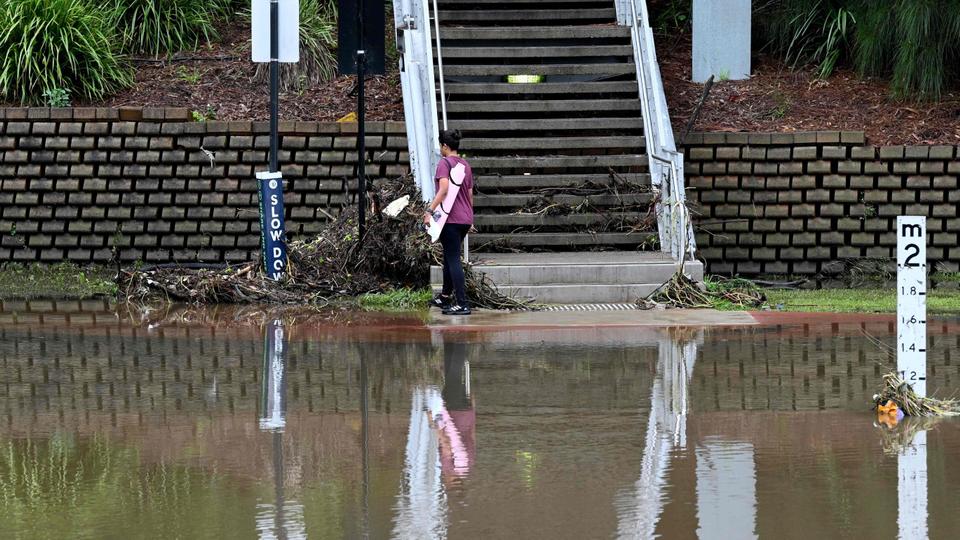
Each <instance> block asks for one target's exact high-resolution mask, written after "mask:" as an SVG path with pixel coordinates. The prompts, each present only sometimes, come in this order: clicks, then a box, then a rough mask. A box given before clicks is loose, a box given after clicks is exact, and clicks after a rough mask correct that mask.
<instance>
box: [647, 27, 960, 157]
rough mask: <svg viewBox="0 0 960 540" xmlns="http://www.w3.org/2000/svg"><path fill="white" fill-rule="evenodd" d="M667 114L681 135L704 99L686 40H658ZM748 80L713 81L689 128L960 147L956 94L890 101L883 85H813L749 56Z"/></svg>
mask: <svg viewBox="0 0 960 540" xmlns="http://www.w3.org/2000/svg"><path fill="white" fill-rule="evenodd" d="M657 46H658V50H657V52H658V54H659V57H660V69H661V73H662V76H663V81H664V87H665V89H666V94H667V102H668V103H669V104H670V117H671V120H672V121H673V124H674V128H675V130H676V131H677V132H678V133H679V132H682V130H683V128H684V127H685V126H686V124H687V120H688V119H689V118H690V115H691V114H692V112H693V110H694V108H695V107H696V105H697V103H699V101H700V98H701V97H702V95H703V85H700V84H695V83H692V82H690V80H691V77H692V66H691V59H690V56H691V43H690V37H689V35H684V36H680V37H674V38H663V37H661V38H659V39H658V44H657ZM753 72H754V75H753V77H751V78H750V79H749V80H746V81H718V82H717V83H716V84H715V85H714V87H713V89H712V90H711V92H710V96H709V97H708V99H707V101H706V102H705V103H704V106H703V109H702V110H701V112H700V116H699V118H698V119H697V122H696V124H695V125H694V130H695V131H771V132H793V131H815V130H856V131H864V132H866V135H867V141H868V142H869V143H871V144H876V145H884V144H960V92H953V93H950V94H947V95H944V96H943V99H942V100H941V101H940V102H936V103H931V102H924V103H915V102H906V101H894V100H892V99H891V98H890V90H889V88H888V86H887V84H886V82H885V81H882V80H878V79H861V78H859V77H858V76H857V74H856V73H855V72H853V71H850V70H838V71H837V72H836V73H835V74H834V75H833V76H831V77H830V78H829V79H826V80H818V79H817V78H816V77H815V75H814V72H813V70H812V69H799V70H796V71H794V70H790V69H787V68H786V67H785V66H784V65H783V63H782V62H780V61H779V60H778V59H777V58H774V57H771V56H769V55H765V54H762V53H761V54H758V53H754V56H753Z"/></svg>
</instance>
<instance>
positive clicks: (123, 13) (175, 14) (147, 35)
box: [114, 0, 233, 55]
mask: <svg viewBox="0 0 960 540" xmlns="http://www.w3.org/2000/svg"><path fill="white" fill-rule="evenodd" d="M114 2H115V8H116V13H115V15H116V17H117V24H118V27H119V28H120V30H121V32H122V34H123V44H124V49H125V50H127V51H129V52H136V53H148V54H153V55H160V54H162V53H172V52H177V51H183V50H188V49H195V48H196V47H197V45H199V44H200V40H201V39H202V40H203V41H204V42H206V43H210V42H211V41H212V40H213V39H216V37H217V30H216V28H215V27H214V23H215V22H216V21H217V19H218V18H221V17H225V16H227V15H229V14H230V12H231V10H232V9H233V2H232V0H114Z"/></svg>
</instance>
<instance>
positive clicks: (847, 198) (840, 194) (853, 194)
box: [833, 189, 860, 204]
mask: <svg viewBox="0 0 960 540" xmlns="http://www.w3.org/2000/svg"><path fill="white" fill-rule="evenodd" d="M833 200H834V202H840V203H847V204H850V203H855V202H857V201H858V200H860V195H859V193H858V192H857V190H855V189H838V190H835V191H834V192H833Z"/></svg>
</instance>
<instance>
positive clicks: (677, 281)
mask: <svg viewBox="0 0 960 540" xmlns="http://www.w3.org/2000/svg"><path fill="white" fill-rule="evenodd" d="M766 301H767V297H766V296H765V295H764V294H763V290H761V289H760V287H758V286H757V285H756V284H755V283H753V282H752V281H750V280H747V279H742V278H731V279H725V278H713V279H712V280H711V281H710V282H709V283H706V284H701V283H697V282H696V281H694V280H692V279H690V278H689V277H687V276H686V274H684V273H683V269H682V268H681V269H680V271H678V272H677V273H676V274H674V275H673V277H672V278H671V279H670V281H668V282H666V283H664V284H663V285H661V286H660V287H659V288H658V289H657V290H655V291H653V292H652V293H650V294H649V295H647V296H646V297H645V298H641V299H639V300H638V301H637V305H638V307H640V308H641V309H654V308H686V309H698V308H724V309H744V308H760V307H762V306H763V304H764V303H765V302H766Z"/></svg>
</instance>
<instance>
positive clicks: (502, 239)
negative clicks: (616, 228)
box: [470, 233, 655, 251]
mask: <svg viewBox="0 0 960 540" xmlns="http://www.w3.org/2000/svg"><path fill="white" fill-rule="evenodd" d="M653 236H655V235H653ZM650 239H651V234H648V233H521V234H496V233H492V234H486V233H479V234H471V235H470V246H471V249H474V250H477V251H492V250H493V248H498V247H516V248H549V249H553V250H558V251H570V250H573V249H577V248H579V249H590V248H596V247H598V246H602V247H608V248H613V247H619V248H624V247H636V246H641V245H645V244H649V242H650Z"/></svg>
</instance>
